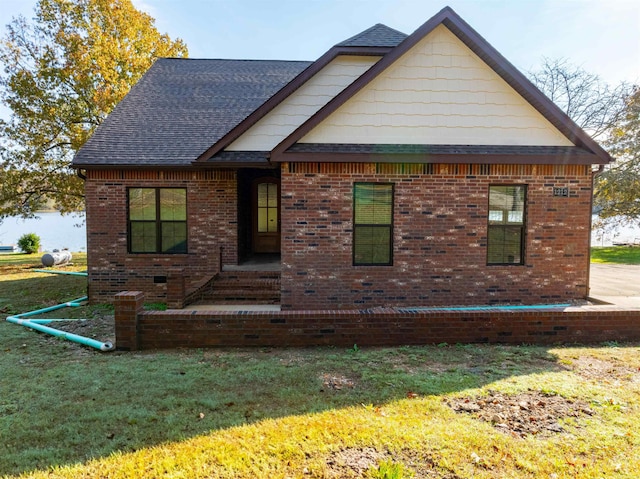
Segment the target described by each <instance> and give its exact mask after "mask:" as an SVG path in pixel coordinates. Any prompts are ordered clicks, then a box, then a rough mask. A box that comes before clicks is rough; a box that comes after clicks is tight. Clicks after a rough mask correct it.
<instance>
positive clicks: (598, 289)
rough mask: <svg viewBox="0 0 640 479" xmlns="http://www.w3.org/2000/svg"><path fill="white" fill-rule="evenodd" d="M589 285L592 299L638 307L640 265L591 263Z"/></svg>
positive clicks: (639, 303) (639, 298) (639, 305)
mask: <svg viewBox="0 0 640 479" xmlns="http://www.w3.org/2000/svg"><path fill="white" fill-rule="evenodd" d="M590 286H591V290H590V292H589V296H590V297H591V298H593V299H596V300H600V301H604V302H606V303H612V304H616V305H619V306H631V307H640V265H630V264H600V263H591V281H590Z"/></svg>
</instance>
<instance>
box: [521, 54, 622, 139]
mask: <svg viewBox="0 0 640 479" xmlns="http://www.w3.org/2000/svg"><path fill="white" fill-rule="evenodd" d="M529 79H530V80H531V81H532V82H533V83H534V84H535V85H536V86H537V87H538V88H539V89H540V90H541V91H542V92H543V93H544V94H545V95H547V96H548V97H549V98H550V99H551V100H552V101H553V102H554V103H555V104H556V105H558V106H559V107H560V108H561V109H562V110H563V111H564V112H565V113H566V114H567V115H568V116H569V117H570V118H571V119H572V120H573V121H575V122H576V123H577V124H578V126H580V127H581V128H582V129H583V130H585V131H586V132H587V133H588V134H589V135H591V137H592V138H594V139H596V140H602V139H603V138H604V137H606V136H607V135H608V132H609V130H610V128H611V127H612V126H613V125H614V124H615V123H616V122H617V121H618V120H619V119H620V118H621V117H622V115H623V112H624V111H625V102H626V99H627V98H628V96H629V94H630V93H631V90H632V89H631V86H630V85H628V84H626V83H620V84H619V85H618V86H616V87H611V86H610V85H608V84H607V83H605V82H604V81H603V80H602V79H601V78H600V77H599V76H598V75H596V74H593V73H589V72H587V71H585V70H584V69H582V68H581V67H579V66H576V65H573V64H571V63H569V62H568V61H567V60H566V59H549V58H544V59H543V64H542V67H541V68H540V69H539V70H536V71H530V72H529Z"/></svg>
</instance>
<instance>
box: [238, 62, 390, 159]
mask: <svg viewBox="0 0 640 479" xmlns="http://www.w3.org/2000/svg"><path fill="white" fill-rule="evenodd" d="M379 59H380V57H359V56H350V55H343V56H339V57H337V58H336V59H335V60H333V61H332V62H331V63H329V64H328V65H327V66H326V67H325V68H323V69H322V70H321V71H320V72H318V73H317V74H316V75H315V76H314V77H313V78H311V79H310V80H309V81H308V82H307V83H305V84H304V85H303V86H301V87H300V88H299V89H298V90H297V91H295V92H294V93H293V94H291V95H290V96H289V97H288V98H287V99H286V100H285V101H283V102H282V103H281V104H280V105H278V106H277V107H276V108H274V109H273V110H272V111H271V112H269V113H268V114H267V115H266V116H265V117H263V118H261V119H260V120H259V121H258V122H257V123H256V124H255V125H253V126H252V127H251V128H249V129H248V130H247V131H246V132H245V133H244V134H243V135H242V136H241V137H240V138H238V139H237V140H236V141H234V142H233V143H232V144H231V145H229V146H228V147H227V148H226V150H227V151H269V150H271V149H273V148H274V147H275V146H276V145H277V144H278V143H280V141H282V140H283V139H284V138H286V137H287V136H288V135H290V134H291V133H292V132H293V131H294V130H295V129H296V128H297V127H299V126H300V125H301V124H302V123H304V122H305V121H306V120H307V119H309V118H310V117H311V116H312V115H313V114H315V113H316V112H317V111H318V110H319V109H320V108H322V107H323V106H324V105H325V104H327V103H328V102H329V101H330V100H331V99H332V98H333V97H335V96H336V95H337V94H338V93H340V92H341V91H342V90H344V88H345V87H347V86H348V85H350V84H351V83H352V82H353V81H354V80H355V79H356V78H358V77H359V76H360V75H362V74H363V73H364V72H365V71H367V70H368V69H369V68H371V66H372V65H373V64H375V63H376V62H377V61H378V60H379Z"/></svg>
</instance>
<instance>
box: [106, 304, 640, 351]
mask: <svg viewBox="0 0 640 479" xmlns="http://www.w3.org/2000/svg"><path fill="white" fill-rule="evenodd" d="M143 302H144V295H142V294H141V293H137V292H128V293H122V294H119V295H117V297H116V347H117V348H118V349H125V350H127V349H136V348H139V349H161V348H178V347H191V348H203V347H216V346H280V347H282V346H320V345H332V346H344V347H351V346H353V345H354V344H357V345H358V346H399V345H421V344H439V343H445V342H446V343H449V344H455V343H508V344H522V343H529V344H556V343H597V342H602V341H638V340H640V310H637V309H636V310H634V309H625V308H618V307H615V306H580V307H577V306H576V307H569V308H566V309H564V310H558V309H542V310H541V309H536V310H517V311H514V310H500V309H499V308H495V309H492V310H478V311H406V310H405V311H403V310H401V309H394V308H387V309H371V310H351V311H349V310H340V311H328V310H324V311H242V312H228V311H227V312H206V311H182V310H168V311H142V305H143ZM132 304H133V306H132ZM133 310H135V311H138V313H137V314H136V315H134V314H132V313H131V312H132V311H133ZM133 331H135V332H136V338H135V340H134V339H133V338H132V337H131V335H132V332H133Z"/></svg>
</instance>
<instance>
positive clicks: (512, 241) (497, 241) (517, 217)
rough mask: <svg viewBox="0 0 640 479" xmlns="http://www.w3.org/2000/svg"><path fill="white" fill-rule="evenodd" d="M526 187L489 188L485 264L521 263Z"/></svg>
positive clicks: (522, 256)
mask: <svg viewBox="0 0 640 479" xmlns="http://www.w3.org/2000/svg"><path fill="white" fill-rule="evenodd" d="M526 197H527V188H526V186H522V185H520V186H515V185H512V186H491V187H489V226H488V231H487V236H488V238H487V264H524V231H525V230H524V228H525V225H524V215H525V201H526Z"/></svg>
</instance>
